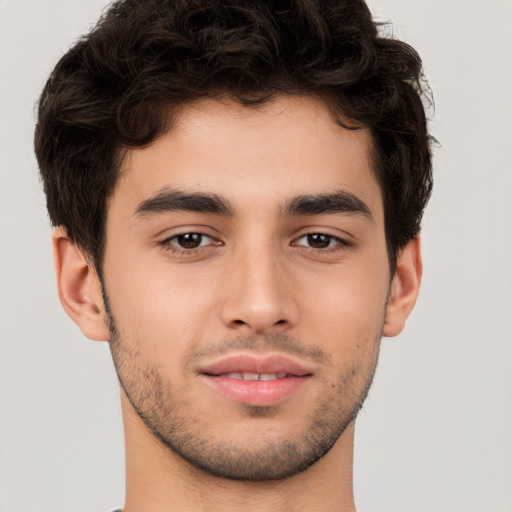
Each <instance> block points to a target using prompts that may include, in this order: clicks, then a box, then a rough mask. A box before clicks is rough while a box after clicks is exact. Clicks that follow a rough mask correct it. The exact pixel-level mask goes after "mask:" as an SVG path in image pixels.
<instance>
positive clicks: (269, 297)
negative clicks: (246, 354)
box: [223, 237, 296, 333]
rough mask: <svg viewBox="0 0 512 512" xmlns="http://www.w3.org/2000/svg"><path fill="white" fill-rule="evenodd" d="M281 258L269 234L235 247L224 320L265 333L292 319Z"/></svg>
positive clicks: (290, 301) (292, 309)
mask: <svg viewBox="0 0 512 512" xmlns="http://www.w3.org/2000/svg"><path fill="white" fill-rule="evenodd" d="M283 259H284V255H283V254H282V252H281V251H280V248H279V247H278V245H277V244H276V243H274V242H273V241H272V240H271V239H269V238H268V237H265V238H264V239H263V240H262V239H261V238H259V239H258V237H254V238H253V239H252V240H246V242H244V243H240V244H239V245H238V246H237V248H236V249H234V251H233V255H232V261H231V265H230V268H229V269H228V272H227V282H226V300H225V303H224V307H223V318H224V322H225V323H226V324H228V325H229V326H230V327H237V328H241V327H242V326H243V327H244V328H250V329H251V330H252V331H254V332H256V333H264V332H266V331H268V330H272V329H283V328H285V327H286V326H290V325H292V324H293V323H294V321H295V316H296V315H295V309H296V308H295V307H294V305H293V298H292V296H291V293H290V292H291V290H290V282H289V280H288V279H287V276H286V274H287V272H286V267H285V265H284V261H283Z"/></svg>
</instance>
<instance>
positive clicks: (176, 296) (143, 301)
mask: <svg viewBox="0 0 512 512" xmlns="http://www.w3.org/2000/svg"><path fill="white" fill-rule="evenodd" d="M123 268H125V269H129V272H126V273H124V272H123ZM109 270H110V272H109V274H108V281H107V283H106V286H107V290H108V294H109V300H110V305H111V310H112V313H113V316H114V318H115V319H116V322H117V324H118V327H119V328H120V329H121V330H122V331H123V334H124V337H125V338H132V340H134V341H139V340H140V341H144V343H145V344H146V346H147V348H148V350H151V351H153V350H154V351H155V353H158V354H165V353H166V352H169V351H171V350H172V352H173V353H174V354H175V355H178V354H180V353H182V352H184V351H187V350H193V348H194V343H196V342H197V341H200V340H202V339H203V338H204V337H205V335H206V334H209V335H210V336H211V334H212V333H211V332H210V333H208V331H209V330H210V329H211V328H212V325H211V323H212V317H213V314H214V311H213V309H214V304H215V303H216V301H215V297H214V295H215V289H216V285H215V283H213V282H212V281H211V279H208V278H207V277H206V276H204V275H202V273H201V272H185V271H183V270H181V269H178V271H176V269H172V268H171V267H170V265H167V264H165V262H164V263H159V264H153V265H147V264H145V263H143V262H141V263H139V262H137V261H136V260H133V259H132V260H131V261H130V262H125V264H124V266H123V264H122V261H119V260H118V264H117V265H111V267H110V269H109ZM205 331H206V333H205Z"/></svg>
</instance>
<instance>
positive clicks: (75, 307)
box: [52, 228, 108, 341]
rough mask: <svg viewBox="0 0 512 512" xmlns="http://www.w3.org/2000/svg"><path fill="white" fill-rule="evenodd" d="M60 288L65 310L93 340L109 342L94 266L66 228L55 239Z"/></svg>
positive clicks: (58, 286) (55, 263)
mask: <svg viewBox="0 0 512 512" xmlns="http://www.w3.org/2000/svg"><path fill="white" fill-rule="evenodd" d="M52 243H53V258H54V265H55V273H56V276H57V288H58V292H59V299H60V302H61V304H62V307H63V308H64V309H65V311H66V313H67V314H68V315H69V316H70V317H71V319H72V320H73V321H74V322H75V323H76V324H77V325H78V327H79V328H80V330H81V331H82V332H83V334H84V335H85V336H87V337H88V338H89V339H92V340H96V341H107V340H108V329H107V327H106V324H105V309H104V306H103V298H102V295H101V283H100V281H99V278H98V275H97V273H96V269H95V268H94V265H93V264H92V263H90V262H87V260H86V259H85V257H84V256H83V254H82V253H81V251H80V250H79V249H78V248H77V247H76V245H75V244H74V243H73V242H72V241H71V240H70V239H69V238H68V236H67V234H66V231H65V230H64V229H63V228H57V229H55V230H54V232H53V235H52Z"/></svg>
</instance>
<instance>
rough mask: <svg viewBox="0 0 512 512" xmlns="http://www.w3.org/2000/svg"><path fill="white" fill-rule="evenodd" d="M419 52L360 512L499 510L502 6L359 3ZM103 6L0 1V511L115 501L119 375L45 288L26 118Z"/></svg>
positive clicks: (507, 439)
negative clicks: (404, 228)
mask: <svg viewBox="0 0 512 512" xmlns="http://www.w3.org/2000/svg"><path fill="white" fill-rule="evenodd" d="M369 3H370V7H371V8H372V10H373V12H374V14H375V15H376V17H377V18H378V19H379V20H382V21H385V20H392V21H393V22H394V32H395V33H396V35H397V36H399V37H400V38H402V39H404V40H405V41H407V42H409V43H410V44H412V45H413V46H414V47H415V48H416V49H417V50H418V51H419V53H420V54H421V55H422V57H423V59H424V64H425V70H426V74H427V77H428V79H429V81H430V84H431V86H432V88H433V90H434V94H435V99H436V115H435V121H434V122H433V123H432V124H431V128H432V132H433V134H434V135H435V136H436V137H437V138H438V139H439V140H440V142H441V143H442V148H440V149H438V150H437V151H436V153H435V166H436V188H435V194H434V196H433V198H432V201H431V204H430V207H429V210H428V213H427V215H426V218H425V222H424V230H423V247H424V260H425V273H424V282H423V288H422V292H421V295H420V299H419V302H418V304H417V307H416V310H415V312H414V313H413V316H412V318H411V319H410V322H409V324H408V326H407V328H406V331H405V332H404V333H403V334H402V335H401V336H400V337H398V338H395V339H385V340H384V341H383V347H382V353H381V360H380V364H379V369H378V372H377V377H376V380H375V383H374V387H373V389H372V391H371V393H370V397H369V399H368V401H367V402H366V405H365V407H364V410H363V411H362V413H361V415H360V417H359V420H358V426H357V429H356V431H357V437H356V454H355V460H356V462H355V490H356V499H357V503H358V507H359V510H360V512H386V511H390V512H391V511H392V512H443V511H453V512H494V511H496V512H512V371H511V368H512V336H511V329H510V326H511V320H510V319H511V317H512V94H511V91H512V31H511V30H510V27H511V25H512V2H511V1H510V0H487V1H484V0H444V1H442V0H428V1H427V0H422V1H420V0H408V1H405V0H371V1H370V2H369ZM105 4H106V2H105V1H104V0H87V1H86V0H0V315H1V317H0V339H1V345H0V429H1V430H0V511H1V512H93V511H95V512H96V511H99V512H102V511H105V512H106V511H107V510H109V509H110V508H113V507H114V506H119V505H121V504H122V503H123V494H124V467H123V465H124V460H123V441H122V425H121V418H120V406H119V397H118V390H117V381H116V378H115V375H114V371H113V368H112V363H111V360H110V355H109V352H108V347H107V345H106V344H104V343H97V342H96V343H95V342H91V341H88V340H85V339H84V338H83V336H82V335H81V334H80V332H79V331H78V329H77V328H76V327H75V325H74V324H72V322H71V321H70V320H69V319H68V318H67V317H66V316H65V314H64V313H63V311H62V310H61V307H60V305H59V303H58V299H57V294H56V291H55V286H54V277H53V268H52V261H51V250H50V227H49V223H48V220H47V217H46V212H45V207H44V198H43V194H42V191H41V185H40V183H39V181H38V177H37V168H36V163H35V159H34V156H33V151H32V134H33V125H34V111H33V106H34V103H35V101H36V99H37V97H38V94H39V92H40V90H41V88H42V85H43V83H44V81H45V79H46V77H47V75H48V74H49V72H50V70H51V69H52V67H53V66H54V64H55V63H56V60H57V59H58V58H59V57H60V55H62V53H63V51H64V49H65V48H67V47H68V46H69V45H70V44H71V43H72V41H73V40H74V39H75V38H76V37H77V36H78V35H79V34H80V33H83V32H84V31H86V30H87V29H88V28H89V26H90V24H91V23H92V22H93V21H94V20H95V19H96V18H97V16H98V14H99V13H100V11H101V9H102V8H103V6H104V5H105Z"/></svg>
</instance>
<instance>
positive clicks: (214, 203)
mask: <svg viewBox="0 0 512 512" xmlns="http://www.w3.org/2000/svg"><path fill="white" fill-rule="evenodd" d="M173 211H190V212H197V213H211V214H215V215H224V216H229V217H231V216H233V215H234V212H235V209H234V208H233V206H232V205H231V204H230V202H229V201H227V200H226V199H224V198H222V197H220V196H218V195H217V194H212V193H204V192H184V191H180V190H169V189H164V190H162V191H161V192H159V193H157V194H156V195H154V196H152V197H150V198H148V199H145V200H144V201H142V202H141V203H140V204H139V205H138V206H137V208H136V210H135V214H136V215H138V216H141V217H147V216H152V215H155V214H159V213H165V212H173ZM323 213H348V214H360V215H363V216H365V217H367V218H368V219H369V220H373V215H372V214H371V211H370V208H369V207H368V206H367V205H366V204H365V203H364V202H363V201H362V200H361V199H359V197H357V196H356V195H354V194H352V193H351V192H347V191H345V190H339V191H336V192H332V193H328V194H307V195H302V196H297V197H295V198H293V199H292V200H291V201H290V202H288V203H287V204H286V205H285V206H284V208H283V209H282V215H283V216H298V215H320V214H323Z"/></svg>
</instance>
